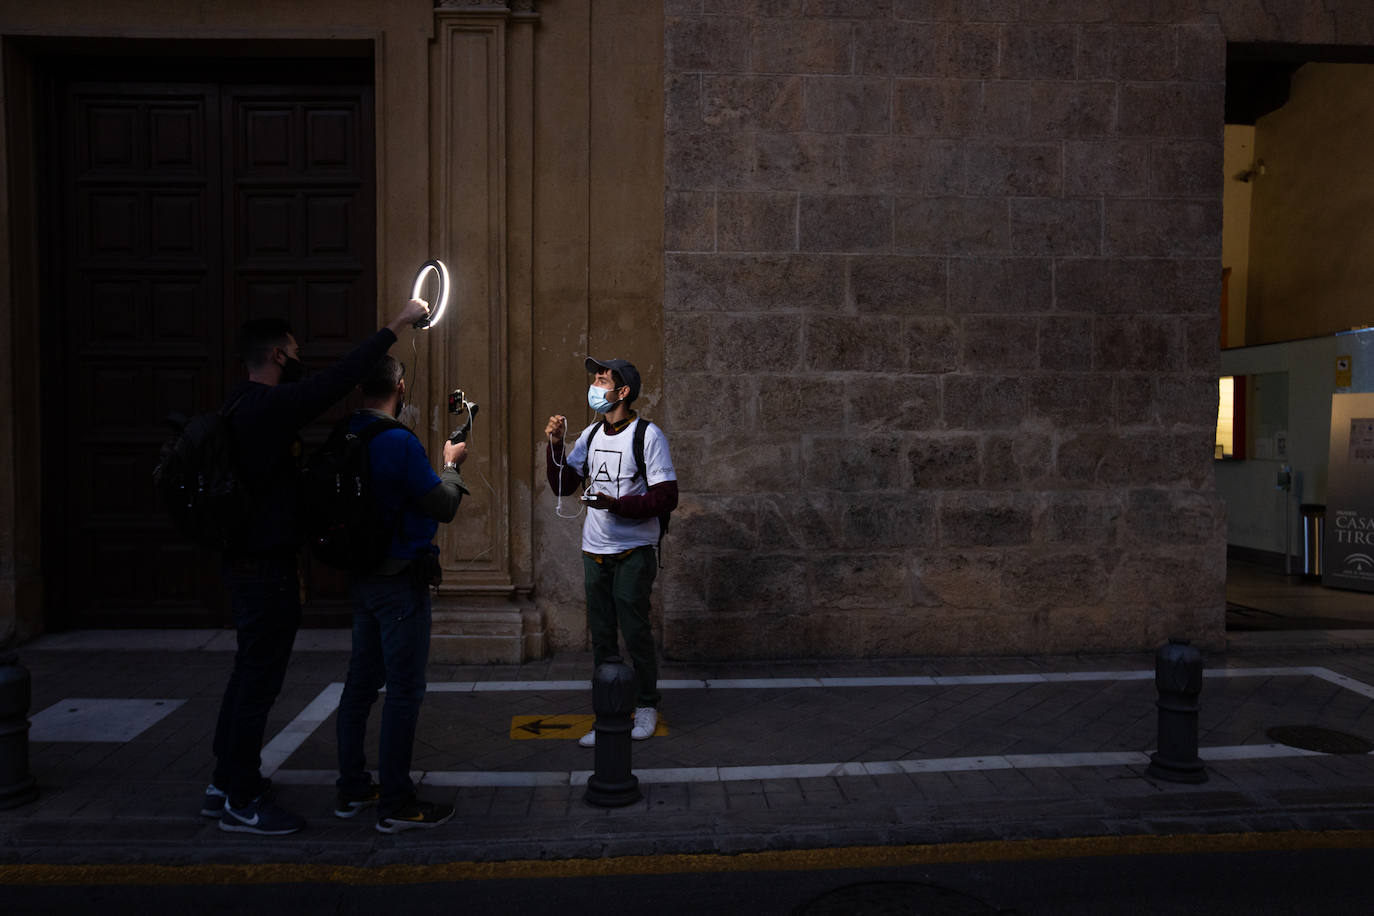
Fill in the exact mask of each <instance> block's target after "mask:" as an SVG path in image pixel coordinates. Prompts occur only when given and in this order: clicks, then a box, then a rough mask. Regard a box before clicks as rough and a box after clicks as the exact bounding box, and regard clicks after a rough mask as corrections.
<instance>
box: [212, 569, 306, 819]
mask: <svg viewBox="0 0 1374 916" xmlns="http://www.w3.org/2000/svg"><path fill="white" fill-rule="evenodd" d="M224 581H225V584H226V585H227V586H228V589H229V604H230V607H231V608H232V609H233V612H234V629H235V630H236V631H237V635H238V650H237V651H236V652H235V653H234V669H233V671H232V672H231V673H230V675H229V684H228V686H227V687H226V688H225V690H224V700H223V702H222V703H221V704H220V709H219V721H218V722H217V723H216V726H215V743H214V752H215V761H216V762H215V775H214V780H215V785H216V786H218V787H219V788H221V789H223V790H224V791H225V792H226V793H228V795H229V803H230V804H231V805H232V806H233V807H235V808H241V807H243V806H244V805H246V804H248V803H249V802H251V801H252V800H253V799H254V798H256V797H257V796H258V794H259V793H260V792H261V788H262V773H261V771H260V769H259V768H260V767H261V766H262V739H263V734H264V732H265V731H266V730H267V714H268V712H270V711H271V709H272V704H273V703H274V702H275V701H276V699H277V694H279V693H281V687H282V683H283V681H285V679H286V664H287V662H289V661H290V660H291V646H292V645H293V644H294V643H295V641H296V630H298V629H299V628H300V625H301V600H300V586H299V583H298V579H297V577H296V555H295V554H294V553H293V554H274V555H267V556H258V557H230V558H226V559H225V562H224Z"/></svg>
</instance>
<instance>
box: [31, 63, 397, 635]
mask: <svg viewBox="0 0 1374 916" xmlns="http://www.w3.org/2000/svg"><path fill="white" fill-rule="evenodd" d="M193 69H194V71H195V75H196V76H197V77H199V78H198V79H194V80H192V79H182V80H168V81H161V82H151V81H146V82H144V81H140V82H109V81H100V82H97V81H92V80H89V79H74V80H71V81H68V82H66V83H65V84H58V85H57V87H56V88H55V90H54V93H53V97H54V99H55V102H56V108H57V109H58V110H57V111H56V112H55V115H56V120H55V124H56V127H55V130H54V131H53V132H52V136H53V137H54V138H55V146H56V150H55V155H53V156H51V157H49V161H50V165H51V166H52V168H53V169H54V171H55V173H56V174H54V175H53V176H52V180H51V182H50V184H51V186H52V192H51V194H50V196H49V198H48V199H49V200H53V201H54V203H55V207H54V213H53V214H52V216H53V222H52V224H51V228H52V231H51V232H50V233H49V235H48V239H49V244H48V245H47V249H48V253H47V257H46V258H45V262H46V267H47V270H46V287H47V289H48V290H49V291H50V293H51V301H52V302H53V308H52V312H51V313H50V314H47V315H46V316H45V328H44V338H45V341H44V342H45V346H44V348H43V349H44V369H45V372H44V379H45V383H44V391H43V392H42V395H41V404H42V409H43V410H44V414H45V421H44V441H43V448H44V453H45V454H44V464H45V468H46V469H47V470H46V472H45V475H44V476H45V493H44V505H45V511H44V521H45V543H44V548H45V550H44V568H45V570H46V572H47V576H46V581H47V590H48V596H47V598H48V600H47V604H48V609H49V614H48V618H49V625H50V626H53V627H55V628H60V627H62V626H88V627H105V626H205V625H222V624H226V623H228V622H229V618H228V615H227V609H226V605H225V602H224V598H223V593H222V587H221V584H220V576H219V558H218V556H216V555H214V554H211V553H207V552H203V551H200V550H197V549H195V548H193V547H191V546H190V545H188V544H186V543H185V542H184V541H182V540H181V539H180V538H179V537H178V536H177V535H176V534H175V532H173V531H172V529H171V527H170V525H169V524H168V523H167V520H166V516H165V514H164V513H163V511H162V508H161V506H159V505H158V503H157V500H156V498H155V495H154V493H153V488H152V477H151V470H152V467H153V464H154V462H155V460H156V455H157V450H158V447H159V445H160V443H161V442H162V440H163V439H164V438H165V436H166V434H167V426H166V424H165V422H164V418H165V417H166V416H167V414H168V413H170V412H173V411H179V412H182V413H187V414H190V413H197V412H202V411H205V410H210V409H214V408H215V407H217V406H218V405H219V404H220V403H221V402H222V401H223V398H224V393H225V391H226V389H227V387H228V386H229V385H231V384H233V383H234V382H235V381H237V380H238V379H239V378H242V377H243V369H242V366H241V365H240V364H239V363H238V362H237V360H236V359H234V357H233V354H232V348H233V343H234V336H235V333H236V331H237V328H238V326H239V325H240V324H241V323H242V322H243V321H244V320H246V319H247V318H253V317H263V316H282V317H286V318H287V319H288V320H290V322H291V324H292V326H293V328H294V330H295V332H296V336H297V337H298V339H300V340H301V341H302V348H303V350H304V353H305V358H306V365H307V369H309V368H311V367H319V366H322V365H327V364H328V363H330V362H332V361H333V360H335V359H337V358H338V357H339V356H341V355H343V354H344V353H345V352H347V350H348V349H349V348H350V347H351V346H352V345H353V344H354V343H355V342H356V341H358V340H361V339H362V338H363V337H364V336H366V335H367V334H368V333H370V332H371V331H372V330H373V329H374V327H373V325H374V320H375V309H374V301H375V288H376V283H375V229H374V210H373V207H374V205H373V193H374V192H373V187H374V184H373V140H372V109H371V88H370V86H367V85H365V84H357V83H352V84H349V83H342V84H314V85H306V84H302V83H286V82H263V81H261V72H260V71H259V72H255V73H253V74H252V75H253V77H254V78H255V81H254V82H247V81H245V80H244V79H242V77H244V76H245V75H246V74H247V68H246V67H244V66H243V65H236V64H233V63H220V64H214V63H209V62H197V63H196V64H195V65H194V68H193ZM207 71H209V74H208V75H210V76H214V77H218V78H217V79H206V78H205V77H206V76H207ZM343 410H344V408H343V407H342V406H340V407H339V408H338V409H336V411H335V412H334V414H333V416H337V415H342V412H343ZM327 420H328V418H326V419H325V420H322V421H321V422H320V423H318V424H316V426H315V427H313V428H312V429H310V430H307V431H306V432H305V434H304V435H305V438H306V439H307V440H308V441H319V440H320V439H321V438H322V430H323V429H324V428H325V424H326V422H327ZM312 591H313V592H316V593H320V592H323V594H322V596H321V597H322V598H323V600H322V601H317V602H312V604H311V606H310V607H309V609H308V611H307V615H308V617H309V618H310V619H313V620H315V621H317V622H318V621H319V620H321V619H325V620H328V621H329V622H336V621H337V619H338V617H339V612H340V610H341V608H340V606H339V603H338V599H339V597H340V583H339V582H338V581H337V580H334V579H328V578H327V579H326V580H325V581H322V582H320V583H316V587H315V588H314V589H312Z"/></svg>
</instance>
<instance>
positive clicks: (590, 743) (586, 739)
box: [577, 729, 596, 747]
mask: <svg viewBox="0 0 1374 916" xmlns="http://www.w3.org/2000/svg"><path fill="white" fill-rule="evenodd" d="M577 743H578V744H580V745H582V746H583V747H596V729H592V730H591V731H589V732H587V733H586V734H585V735H583V736H582V737H581V738H578V739H577Z"/></svg>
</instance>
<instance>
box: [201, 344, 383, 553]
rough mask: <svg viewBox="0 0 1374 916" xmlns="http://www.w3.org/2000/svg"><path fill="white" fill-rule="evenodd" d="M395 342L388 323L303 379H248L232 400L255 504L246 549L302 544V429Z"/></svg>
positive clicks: (283, 549) (242, 464) (241, 463)
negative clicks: (280, 381) (299, 481)
mask: <svg viewBox="0 0 1374 916" xmlns="http://www.w3.org/2000/svg"><path fill="white" fill-rule="evenodd" d="M395 342H396V335H395V334H394V333H392V331H391V329H390V328H382V329H381V330H380V331H378V332H377V333H376V334H373V335H372V336H371V337H369V338H368V339H367V340H365V341H363V343H362V344H361V345H360V346H359V347H358V348H357V349H356V350H354V351H353V352H352V353H350V354H348V355H347V356H345V357H344V358H343V359H341V360H340V361H339V362H337V363H335V364H334V365H332V366H330V367H329V368H328V369H321V370H320V371H318V372H312V373H311V374H310V376H309V377H308V378H306V379H303V380H302V381H299V382H292V383H290V384H285V385H264V384H262V383H260V382H252V381H244V382H241V383H240V384H238V385H236V386H235V387H234V388H233V389H232V390H231V391H230V392H229V396H228V397H227V398H226V399H225V404H226V405H229V404H233V405H234V410H233V413H232V415H231V416H230V418H229V424H230V428H231V429H232V430H233V434H234V442H235V446H236V448H237V449H238V454H237V456H236V460H237V463H238V467H239V470H240V472H241V473H242V474H243V477H244V480H245V482H246V484H247V486H248V489H249V492H250V493H251V494H252V500H253V503H254V509H253V511H252V512H251V513H250V519H249V522H248V525H247V530H246V531H245V536H244V539H243V544H242V546H241V547H240V548H239V549H238V550H235V551H233V552H234V553H240V554H260V553H288V552H293V551H295V550H297V549H299V547H300V545H301V530H300V524H299V521H298V519H297V515H298V512H299V506H298V504H297V503H298V498H297V476H298V473H299V464H300V451H301V445H300V439H299V437H298V434H299V433H300V431H301V428H302V427H304V426H306V425H307V424H308V423H310V422H311V421H312V420H315V419H316V418H318V417H319V416H320V415H321V414H323V413H324V412H325V411H326V410H328V409H329V408H330V407H331V406H333V405H334V404H335V403H336V402H338V401H340V400H342V399H343V398H344V397H345V396H346V395H347V394H348V393H349V392H350V391H351V390H353V388H354V386H356V385H357V384H358V383H359V382H360V381H362V379H363V376H365V375H367V373H368V371H369V370H371V369H372V367H373V366H375V365H376V364H377V361H378V360H379V359H381V358H382V357H383V356H385V355H386V351H387V350H389V349H390V348H391V345H392V344H393V343H395Z"/></svg>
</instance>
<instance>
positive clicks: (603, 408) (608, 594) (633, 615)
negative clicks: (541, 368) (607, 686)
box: [544, 356, 677, 747]
mask: <svg viewBox="0 0 1374 916" xmlns="http://www.w3.org/2000/svg"><path fill="white" fill-rule="evenodd" d="M586 365H587V371H588V372H589V373H591V374H592V383H591V386H590V387H589V388H588V389H587V404H588V406H589V407H591V409H592V410H594V411H596V412H597V413H598V414H601V416H602V419H600V420H598V421H597V422H596V423H593V424H592V425H591V426H589V427H587V428H586V429H585V430H584V431H583V432H582V435H580V436H578V437H577V442H576V443H575V444H574V445H573V447H572V449H571V450H569V449H567V448H566V446H565V442H564V438H565V434H566V432H567V428H568V418H567V417H564V416H559V415H555V416H552V417H549V423H548V426H547V427H546V428H545V429H544V433H545V435H546V436H548V439H549V447H548V450H547V455H546V465H547V466H546V471H547V474H548V479H549V487H550V488H552V489H553V491H554V493H556V494H557V495H559V496H567V495H568V494H571V493H574V492H576V491H577V488H578V485H579V484H583V483H585V486H586V491H587V492H586V496H584V500H585V504H586V506H587V519H586V521H585V522H583V524H582V570H583V574H584V580H585V583H586V589H587V629H588V630H589V631H590V633H591V641H592V657H593V660H594V662H595V664H597V665H600V664H601V663H602V662H603V661H605V660H606V659H607V658H609V657H611V656H613V655H619V654H620V652H619V650H618V645H619V637H618V636H617V632H618V633H619V635H621V636H624V638H625V648H626V649H627V650H628V651H629V654H630V661H631V663H632V664H633V665H634V670H635V675H636V677H637V678H638V682H639V684H638V687H639V692H638V694H637V696H636V698H635V715H634V727H633V729H632V730H631V731H630V737H631V738H634V739H636V740H638V741H643V740H644V739H645V738H648V737H649V736H651V735H652V734H653V733H654V729H655V728H657V727H658V701H659V692H658V660H657V658H656V657H655V654H654V637H653V633H652V632H651V630H650V628H649V593H650V591H651V590H652V589H653V585H654V577H655V575H657V573H658V553H657V550H656V547H657V545H658V542H659V538H660V535H661V527H660V526H661V523H660V521H659V517H660V516H665V517H666V516H667V514H668V513H669V512H671V511H673V509H674V508H676V507H677V473H676V472H675V471H674V470H673V460H672V458H671V457H669V455H668V438H667V437H666V436H664V435H663V430H661V429H659V428H658V427H657V426H655V425H654V424H653V423H650V422H649V421H648V420H641V419H639V418H638V417H637V416H636V415H635V412H634V411H632V410H631V409H630V405H631V404H633V403H634V400H635V398H637V397H639V370H638V369H636V368H635V367H634V365H633V364H631V363H630V362H628V361H626V360H623V359H607V360H598V359H593V358H592V357H590V356H589V357H587V363H586ZM579 743H580V744H581V745H582V746H583V747H592V746H594V745H595V744H596V731H595V730H592V731H589V732H587V734H585V735H583V736H582V739H581V741H580V742H579Z"/></svg>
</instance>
